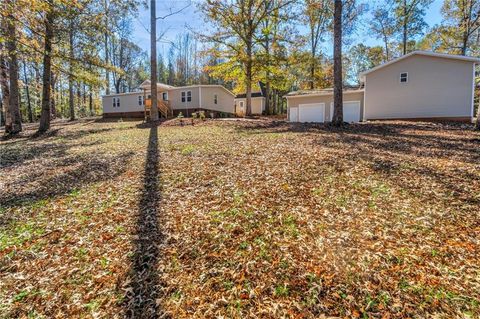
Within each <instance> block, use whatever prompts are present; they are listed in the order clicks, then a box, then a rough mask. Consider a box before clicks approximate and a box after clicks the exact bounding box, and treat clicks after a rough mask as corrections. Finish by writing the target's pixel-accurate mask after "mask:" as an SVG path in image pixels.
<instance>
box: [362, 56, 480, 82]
mask: <svg viewBox="0 0 480 319" xmlns="http://www.w3.org/2000/svg"><path fill="white" fill-rule="evenodd" d="M413 55H423V56H429V57H436V58H444V59H455V60H461V61H468V62H473V63H479V64H480V59H479V58H474V57H470V56H464V55H454V54H445V53H436V52H430V51H413V52H410V53H408V54H405V55H403V56H401V57H399V58H396V59H393V60H391V61H389V62H387V63H384V64H381V65H379V66H376V67H374V68H373V69H370V70H368V71H365V72H362V73H360V78H361V79H364V78H365V75H367V74H369V73H372V72H375V71H377V70H379V69H381V68H384V67H386V66H389V65H390V64H393V63H397V62H398V61H401V60H404V59H406V58H408V57H411V56H413Z"/></svg>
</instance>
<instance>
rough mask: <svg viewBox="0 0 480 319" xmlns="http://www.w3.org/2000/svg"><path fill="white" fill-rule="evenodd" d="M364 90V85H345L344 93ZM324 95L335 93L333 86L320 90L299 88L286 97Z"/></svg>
mask: <svg viewBox="0 0 480 319" xmlns="http://www.w3.org/2000/svg"><path fill="white" fill-rule="evenodd" d="M361 92H363V86H345V87H344V88H343V94H349V93H361ZM305 95H309V96H324V95H333V88H325V89H318V90H298V91H294V92H290V93H288V94H287V95H285V96H284V97H286V98H289V97H299V96H305Z"/></svg>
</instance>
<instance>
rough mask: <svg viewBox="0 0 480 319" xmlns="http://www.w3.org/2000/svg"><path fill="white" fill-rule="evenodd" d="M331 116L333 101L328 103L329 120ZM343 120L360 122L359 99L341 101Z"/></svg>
mask: <svg viewBox="0 0 480 319" xmlns="http://www.w3.org/2000/svg"><path fill="white" fill-rule="evenodd" d="M332 118H333V102H332V103H331V104H330V120H332ZM343 121H344V122H347V123H353V122H360V101H349V102H343Z"/></svg>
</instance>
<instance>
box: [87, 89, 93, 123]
mask: <svg viewBox="0 0 480 319" xmlns="http://www.w3.org/2000/svg"><path fill="white" fill-rule="evenodd" d="M88 109H89V110H90V116H93V92H92V86H90V89H89V94H88Z"/></svg>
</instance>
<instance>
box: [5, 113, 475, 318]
mask: <svg viewBox="0 0 480 319" xmlns="http://www.w3.org/2000/svg"><path fill="white" fill-rule="evenodd" d="M29 133H30V132H27V133H26V135H28V134H29ZM0 152H1V153H0V154H1V158H0V174H1V176H2V178H1V181H0V182H1V184H0V187H1V193H0V205H1V210H0V317H2V318H4V317H5V318H17V317H31V318H52V317H59V318H62V317H105V318H114V317H159V316H162V315H164V316H165V317H172V318H221V317H223V318H321V317H322V316H323V315H324V316H326V317H329V316H335V317H342V318H343V317H345V318H352V317H353V318H412V317H417V318H424V317H432V318H480V262H479V260H480V243H479V240H480V216H479V207H480V135H479V134H478V133H475V132H472V131H471V130H470V127H469V126H461V125H442V124H429V123H406V122H389V123H373V124H359V125H352V126H349V127H348V128H345V129H333V128H329V127H324V126H292V125H289V124H285V123H282V122H274V121H269V120H260V121H213V122H206V123H199V124H198V125H195V126H193V127H192V126H183V127H181V126H177V125H174V123H163V124H162V125H161V126H160V127H158V129H157V128H151V127H146V126H142V125H140V124H139V123H138V122H121V123H116V122H111V123H104V122H94V121H88V122H86V121H81V122H75V123H72V124H67V123H58V124H57V125H56V126H55V127H54V130H53V132H52V133H51V134H49V135H48V136H44V137H40V138H36V139H35V138H28V136H24V137H20V138H16V139H13V140H7V141H3V142H0ZM157 218H158V220H157Z"/></svg>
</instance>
